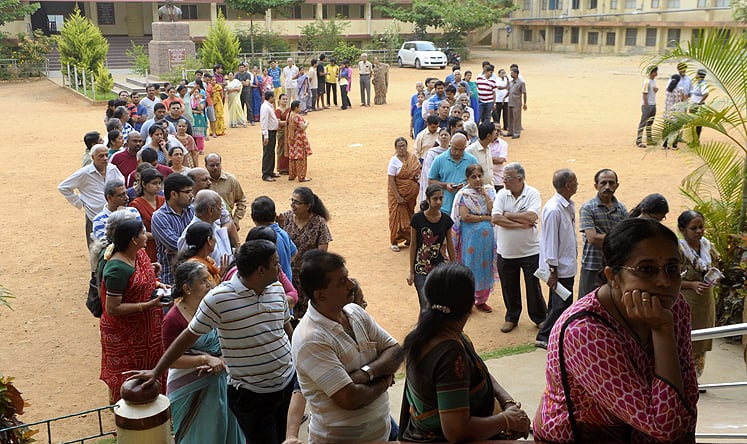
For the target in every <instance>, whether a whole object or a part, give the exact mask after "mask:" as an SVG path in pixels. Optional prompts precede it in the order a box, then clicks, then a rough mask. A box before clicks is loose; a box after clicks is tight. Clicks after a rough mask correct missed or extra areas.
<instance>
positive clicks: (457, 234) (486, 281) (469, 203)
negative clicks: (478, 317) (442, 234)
mask: <svg viewBox="0 0 747 444" xmlns="http://www.w3.org/2000/svg"><path fill="white" fill-rule="evenodd" d="M484 188H485V191H486V193H487V195H488V199H490V201H491V202H492V201H493V200H495V188H494V187H493V186H492V185H485V186H484ZM462 206H464V207H467V209H468V210H469V214H472V215H483V216H486V215H487V216H489V215H490V213H489V212H488V202H487V200H486V199H485V198H484V197H483V196H482V195H481V194H479V193H478V191H477V190H475V189H472V188H469V187H464V188H462V189H461V190H459V192H457V194H456V196H455V197H454V205H453V206H452V209H451V218H452V220H454V225H453V226H452V230H453V231H454V233H453V234H454V252H455V253H456V260H457V262H459V263H460V264H463V265H465V266H466V267H468V268H469V269H470V270H472V273H474V275H475V304H484V303H486V302H487V300H488V297H489V296H490V293H491V292H492V291H493V284H494V282H495V274H496V273H497V269H496V268H495V267H496V259H497V254H498V253H497V252H496V249H495V237H494V234H493V224H492V223H491V222H490V221H489V220H483V221H480V222H465V221H463V220H462V219H461V217H459V207H462Z"/></svg>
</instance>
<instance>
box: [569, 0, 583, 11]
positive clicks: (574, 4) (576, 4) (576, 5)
mask: <svg viewBox="0 0 747 444" xmlns="http://www.w3.org/2000/svg"><path fill="white" fill-rule="evenodd" d="M571 9H581V0H573V1H571Z"/></svg>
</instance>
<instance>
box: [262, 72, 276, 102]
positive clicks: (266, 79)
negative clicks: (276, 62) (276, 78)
mask: <svg viewBox="0 0 747 444" xmlns="http://www.w3.org/2000/svg"><path fill="white" fill-rule="evenodd" d="M274 90H275V88H274V87H273V85H272V76H270V72H269V71H268V69H267V67H266V66H265V67H263V68H262V97H264V96H265V93H266V92H267V91H274Z"/></svg>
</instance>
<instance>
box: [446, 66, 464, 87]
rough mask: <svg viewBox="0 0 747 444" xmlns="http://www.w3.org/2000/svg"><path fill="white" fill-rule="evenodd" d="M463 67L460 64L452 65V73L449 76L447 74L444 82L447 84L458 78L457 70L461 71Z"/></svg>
mask: <svg viewBox="0 0 747 444" xmlns="http://www.w3.org/2000/svg"><path fill="white" fill-rule="evenodd" d="M461 69H462V67H461V66H459V65H454V66H452V67H451V74H449V75H448V76H446V78H445V79H444V83H446V84H450V83H454V79H455V78H456V72H457V71H459V70H461Z"/></svg>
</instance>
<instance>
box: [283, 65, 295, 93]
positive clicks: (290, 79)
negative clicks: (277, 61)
mask: <svg viewBox="0 0 747 444" xmlns="http://www.w3.org/2000/svg"><path fill="white" fill-rule="evenodd" d="M297 75H298V67H297V66H296V65H293V66H285V67H284V68H283V77H284V78H285V89H296V79H295V77H296V76H297Z"/></svg>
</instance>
